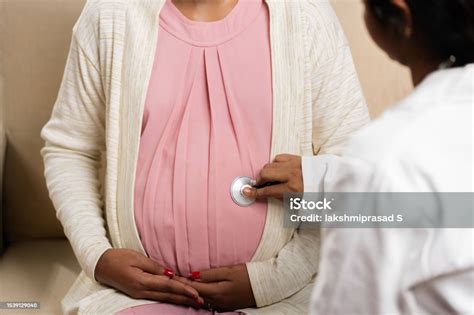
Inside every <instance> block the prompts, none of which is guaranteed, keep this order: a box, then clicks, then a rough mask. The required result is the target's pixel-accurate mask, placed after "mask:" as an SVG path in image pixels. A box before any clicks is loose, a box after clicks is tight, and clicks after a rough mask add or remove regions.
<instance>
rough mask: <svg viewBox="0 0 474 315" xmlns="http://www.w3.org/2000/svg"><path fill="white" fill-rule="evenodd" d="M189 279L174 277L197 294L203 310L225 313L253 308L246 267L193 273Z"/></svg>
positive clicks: (253, 299)
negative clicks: (200, 299) (202, 302)
mask: <svg viewBox="0 0 474 315" xmlns="http://www.w3.org/2000/svg"><path fill="white" fill-rule="evenodd" d="M190 278H192V279H194V280H191V279H189V278H182V277H174V278H173V279H176V280H178V281H181V282H183V283H185V284H187V285H189V286H191V287H193V288H195V289H196V290H197V291H198V292H199V296H200V297H202V298H203V299H204V305H203V307H204V308H208V309H212V310H216V311H220V312H225V311H234V310H237V309H241V308H247V307H255V298H254V296H253V292H252V286H251V284H250V279H249V275H248V272H247V266H246V265H245V264H242V265H236V266H232V267H221V268H214V269H208V270H204V271H201V272H194V273H193V274H192V275H191V276H190Z"/></svg>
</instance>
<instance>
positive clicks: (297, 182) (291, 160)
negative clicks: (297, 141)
mask: <svg viewBox="0 0 474 315" xmlns="http://www.w3.org/2000/svg"><path fill="white" fill-rule="evenodd" d="M271 182H278V184H274V185H271V186H266V187H263V188H260V189H257V188H246V189H244V195H245V196H247V197H249V198H256V199H263V198H270V197H272V198H277V199H283V194H284V193H302V192H303V189H304V188H303V186H304V185H303V171H302V169H301V156H297V155H290V154H280V155H277V156H276V157H275V159H274V160H273V162H272V163H270V164H267V165H265V167H264V168H263V169H262V171H261V172H260V175H259V176H258V177H257V186H260V185H263V184H265V183H271Z"/></svg>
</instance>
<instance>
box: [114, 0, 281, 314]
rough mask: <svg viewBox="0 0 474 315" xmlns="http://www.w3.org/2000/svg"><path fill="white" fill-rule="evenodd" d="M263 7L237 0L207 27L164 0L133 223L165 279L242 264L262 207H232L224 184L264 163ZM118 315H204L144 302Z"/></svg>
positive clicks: (266, 46) (266, 44)
mask: <svg viewBox="0 0 474 315" xmlns="http://www.w3.org/2000/svg"><path fill="white" fill-rule="evenodd" d="M271 82H272V79H271V56H270V39H269V16H268V9H267V7H266V5H265V4H264V3H263V1H262V0H240V1H239V2H238V4H237V5H236V6H235V8H233V10H232V11H231V12H230V13H229V14H228V15H227V16H226V17H225V18H224V19H222V20H219V21H216V22H196V21H191V20H189V19H187V18H186V17H185V16H184V15H182V13H181V12H180V11H179V10H178V9H177V8H176V7H175V6H174V5H173V4H172V3H171V1H167V2H166V4H165V5H164V8H163V9H162V11H161V14H160V32H159V38H158V44H157V50H156V56H155V64H154V67H153V71H152V75H151V81H150V86H149V90H148V95H147V99H146V103H145V111H144V117H143V125H142V136H141V142H140V152H139V157H138V166H137V175H136V182H135V219H136V224H137V228H138V231H139V234H140V238H141V241H142V244H143V246H144V248H145V250H146V252H147V253H148V255H149V257H150V258H151V259H153V260H155V261H157V262H158V263H160V264H162V265H164V266H165V267H169V268H171V269H172V270H173V271H174V272H175V273H177V274H179V275H182V276H188V274H189V273H190V272H192V271H199V270H204V269H209V268H215V267H221V266H229V265H236V264H242V263H245V262H248V261H249V260H251V258H252V256H253V255H254V253H255V251H256V249H257V247H258V245H259V242H260V239H261V236H262V232H263V229H264V226H265V219H266V211H267V204H266V202H258V203H256V204H254V205H252V206H250V207H246V208H243V207H239V206H237V205H236V204H234V202H233V201H232V199H231V196H230V192H229V190H230V185H231V183H232V181H233V180H234V178H235V177H237V176H242V175H244V176H250V177H256V176H257V174H258V173H259V171H260V170H261V168H262V167H263V166H264V165H265V164H266V163H268V162H269V159H270V146H271V128H272V85H271ZM118 314H121V315H124V314H209V312H207V311H204V310H199V311H197V310H194V309H192V308H188V307H182V306H175V305H167V304H158V303H157V304H150V305H144V306H137V307H133V308H129V309H127V310H124V311H121V312H119V313H118Z"/></svg>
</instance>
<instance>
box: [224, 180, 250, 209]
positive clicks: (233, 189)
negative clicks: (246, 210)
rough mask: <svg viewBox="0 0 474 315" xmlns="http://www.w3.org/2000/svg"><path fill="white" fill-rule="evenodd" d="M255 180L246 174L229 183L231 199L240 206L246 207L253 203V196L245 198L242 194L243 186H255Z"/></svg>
mask: <svg viewBox="0 0 474 315" xmlns="http://www.w3.org/2000/svg"><path fill="white" fill-rule="evenodd" d="M255 184H256V181H255V179H252V178H250V177H247V176H239V177H237V178H235V179H234V181H233V182H232V184H231V185H230V196H231V197H232V200H233V201H234V202H235V203H236V204H237V205H239V206H241V207H248V206H250V205H252V204H254V203H255V198H247V197H246V196H245V195H244V189H245V188H251V187H253V186H255Z"/></svg>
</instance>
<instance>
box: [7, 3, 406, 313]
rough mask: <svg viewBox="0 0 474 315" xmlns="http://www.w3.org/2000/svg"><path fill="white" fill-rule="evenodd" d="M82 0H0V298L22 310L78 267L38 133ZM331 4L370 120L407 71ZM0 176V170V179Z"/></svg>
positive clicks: (356, 9)
mask: <svg viewBox="0 0 474 315" xmlns="http://www.w3.org/2000/svg"><path fill="white" fill-rule="evenodd" d="M84 2H85V1H84V0H21V1H19V0H1V1H0V31H1V33H0V36H1V37H0V56H1V58H0V62H1V64H0V166H2V165H4V168H3V200H2V203H1V205H3V214H2V217H3V222H2V221H0V223H3V224H2V225H0V231H1V230H2V228H3V238H4V239H3V241H4V242H6V247H5V252H4V254H3V256H2V257H1V258H0V302H1V301H37V302H40V303H41V308H40V309H39V310H35V311H28V313H35V314H58V313H60V304H59V302H60V300H61V298H62V297H63V296H64V294H65V293H66V290H67V288H68V287H69V286H70V285H71V284H72V282H73V281H74V278H75V276H76V275H77V273H78V272H79V267H78V264H77V262H76V260H75V258H74V255H73V253H72V251H71V248H70V246H69V244H68V242H67V240H65V239H64V235H63V233H62V228H61V225H60V224H59V222H58V221H57V220H56V218H55V212H54V209H53V207H52V205H51V202H50V201H49V198H48V193H47V191H46V188H45V183H44V179H43V166H42V159H41V156H40V153H39V151H40V148H41V147H42V145H43V143H42V141H41V139H40V136H39V134H40V130H41V127H42V126H43V125H44V124H45V122H46V121H47V120H48V118H49V116H50V112H51V108H52V105H53V103H54V101H55V98H56V93H57V91H58V88H59V84H60V81H61V77H62V71H63V67H64V63H65V59H66V56H67V52H68V46H69V41H70V34H71V29H72V26H73V24H74V22H75V20H76V19H77V17H78V15H79V13H80V11H81V8H82V7H83V5H84ZM333 2H334V7H335V9H336V11H337V14H338V15H339V17H340V18H341V21H342V23H343V26H344V28H345V30H346V33H347V35H348V38H349V41H350V43H351V46H352V49H353V54H354V57H355V61H356V66H357V69H358V71H359V73H360V79H361V82H362V85H363V88H364V92H365V94H366V97H367V100H368V103H369V106H370V110H371V114H372V116H373V117H376V116H377V115H379V114H380V113H381V112H382V111H383V110H384V109H385V108H386V107H387V106H388V105H390V104H393V103H394V102H395V101H397V100H399V99H401V98H402V97H403V96H405V95H406V94H407V93H408V92H409V91H410V89H411V84H410V80H409V76H408V72H407V71H406V70H405V69H402V68H401V67H399V66H398V65H396V64H395V63H393V62H391V61H389V60H388V58H387V57H386V56H385V55H384V54H383V53H382V52H381V51H380V50H378V49H377V48H376V47H375V46H374V45H373V44H372V42H371V40H370V39H369V37H368V35H367V32H366V30H365V27H364V25H363V18H362V15H363V6H362V4H361V1H360V0H335V1H333ZM2 87H3V89H2ZM2 130H5V131H6V140H7V141H6V143H7V151H6V155H5V156H4V155H3V150H2V149H3V147H4V143H5V141H4V139H5V138H4V137H3V136H2V135H3V131H2ZM1 174H2V168H1V167H0V178H1ZM0 183H1V181H0ZM14 312H15V311H6V310H0V313H1V314H4V313H8V314H9V313H14ZM16 312H18V313H24V311H23V312H22V311H16Z"/></svg>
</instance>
